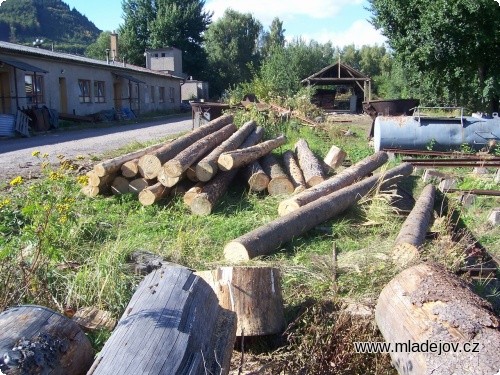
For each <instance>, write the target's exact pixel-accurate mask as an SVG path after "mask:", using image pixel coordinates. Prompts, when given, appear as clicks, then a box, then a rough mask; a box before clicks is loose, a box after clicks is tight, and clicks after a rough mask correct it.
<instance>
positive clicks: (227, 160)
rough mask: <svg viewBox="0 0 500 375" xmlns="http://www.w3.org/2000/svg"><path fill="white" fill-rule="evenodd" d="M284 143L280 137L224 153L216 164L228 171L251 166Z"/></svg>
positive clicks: (284, 139)
mask: <svg viewBox="0 0 500 375" xmlns="http://www.w3.org/2000/svg"><path fill="white" fill-rule="evenodd" d="M285 143H286V138H285V136H284V135H280V136H279V137H276V138H274V139H270V140H269V141H265V142H262V143H259V144H256V145H255V146H251V147H246V148H243V147H241V148H240V149H238V150H234V151H229V152H224V153H222V154H221V155H220V156H219V159H218V160H217V163H218V164H219V168H220V169H221V170H223V171H230V170H232V169H236V168H239V167H242V166H245V165H248V164H251V163H252V162H254V161H255V160H258V159H260V158H261V157H262V156H264V155H266V154H268V153H270V152H271V151H272V150H274V149H275V148H278V147H279V146H281V145H284V144H285Z"/></svg>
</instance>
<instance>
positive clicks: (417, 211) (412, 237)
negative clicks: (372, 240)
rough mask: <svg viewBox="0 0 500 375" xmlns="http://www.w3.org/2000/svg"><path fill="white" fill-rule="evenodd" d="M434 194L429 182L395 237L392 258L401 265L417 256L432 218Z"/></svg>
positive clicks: (434, 189) (406, 263) (410, 261)
mask: <svg viewBox="0 0 500 375" xmlns="http://www.w3.org/2000/svg"><path fill="white" fill-rule="evenodd" d="M435 194H436V188H435V187H434V185H432V184H429V185H427V186H426V187H424V189H423V190H422V193H421V194H420V197H419V198H418V199H417V201H416V202H415V206H414V207H413V209H412V210H411V212H410V214H409V215H408V217H407V218H406V220H405V222H404V223H403V226H402V227H401V230H400V231H399V234H398V236H397V237H396V241H395V247H394V250H393V258H394V261H395V263H397V264H398V265H399V266H401V267H405V266H406V265H408V264H410V263H412V262H414V261H415V260H416V259H418V258H419V249H420V247H421V246H422V244H423V243H424V240H425V235H426V234H427V228H428V226H429V223H430V221H431V219H432V213H433V208H434V196H435Z"/></svg>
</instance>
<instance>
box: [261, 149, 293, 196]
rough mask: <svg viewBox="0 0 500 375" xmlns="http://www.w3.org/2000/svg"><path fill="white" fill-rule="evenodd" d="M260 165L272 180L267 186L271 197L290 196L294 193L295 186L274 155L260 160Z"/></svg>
mask: <svg viewBox="0 0 500 375" xmlns="http://www.w3.org/2000/svg"><path fill="white" fill-rule="evenodd" d="M260 164H261V165H262V169H264V172H266V174H267V175H268V176H269V177H270V178H271V180H270V181H269V184H268V185H267V191H268V192H269V195H290V194H292V193H293V191H294V188H293V184H292V182H291V181H290V180H289V179H288V176H287V174H286V173H285V172H284V171H283V169H282V168H281V166H280V165H279V163H278V160H277V159H276V157H275V156H274V155H272V154H267V155H265V156H264V157H262V158H261V159H260Z"/></svg>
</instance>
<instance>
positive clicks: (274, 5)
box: [0, 0, 500, 47]
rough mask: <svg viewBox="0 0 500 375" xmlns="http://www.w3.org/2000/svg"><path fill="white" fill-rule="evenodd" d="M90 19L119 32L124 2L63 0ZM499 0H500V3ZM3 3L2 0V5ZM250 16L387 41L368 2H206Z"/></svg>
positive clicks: (319, 35) (289, 30) (320, 33)
mask: <svg viewBox="0 0 500 375" xmlns="http://www.w3.org/2000/svg"><path fill="white" fill-rule="evenodd" d="M63 1H64V2H65V3H66V4H68V5H69V6H70V7H71V8H73V7H75V8H76V9H77V10H78V11H79V12H80V13H82V14H83V15H85V16H87V18H88V19H89V20H90V21H92V22H93V23H94V24H95V25H96V26H97V27H98V28H99V29H101V30H109V31H111V30H117V29H118V26H119V25H120V24H121V23H123V20H122V18H121V15H122V8H121V2H122V0H63ZM499 1H500V0H499ZM1 2H2V0H0V3H1ZM228 7H230V8H232V9H234V10H236V11H239V12H242V13H251V14H252V15H253V16H254V17H255V18H256V19H258V20H259V21H260V22H261V23H262V25H263V26H264V29H265V30H268V29H269V26H270V25H271V21H272V20H273V18H274V17H279V18H280V20H282V21H283V28H284V29H285V36H286V38H287V40H292V39H294V38H296V37H302V38H303V39H305V40H306V41H309V40H316V41H318V42H320V43H326V42H328V41H331V42H332V43H333V45H334V46H339V47H343V46H345V45H348V44H352V43H354V44H355V45H356V46H357V47H360V46H362V45H375V44H378V45H381V44H383V43H384V41H385V38H384V37H383V36H382V35H381V34H380V33H379V32H378V31H377V30H375V29H374V28H373V26H372V25H371V24H370V23H369V22H368V20H369V19H370V17H371V14H370V12H369V11H368V10H366V9H365V8H366V7H368V1H367V0H287V1H283V0H206V1H205V8H206V9H207V10H210V11H213V12H214V16H213V18H212V20H214V21H215V20H217V18H219V17H221V16H222V15H223V14H224V10H225V9H226V8H228Z"/></svg>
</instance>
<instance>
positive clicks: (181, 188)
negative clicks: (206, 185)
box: [169, 179, 195, 197]
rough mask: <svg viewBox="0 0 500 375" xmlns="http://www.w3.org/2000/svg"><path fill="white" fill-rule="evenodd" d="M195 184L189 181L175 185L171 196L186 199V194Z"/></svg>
mask: <svg viewBox="0 0 500 375" xmlns="http://www.w3.org/2000/svg"><path fill="white" fill-rule="evenodd" d="M194 185H195V183H194V182H193V181H189V180H186V179H184V180H182V181H180V182H179V183H178V184H175V185H174V186H173V187H172V189H171V190H170V193H169V194H170V195H171V196H182V197H184V194H186V193H187V192H188V190H189V189H191V188H192V187H193V186H194Z"/></svg>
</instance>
